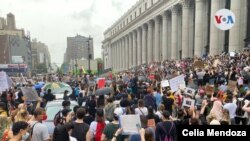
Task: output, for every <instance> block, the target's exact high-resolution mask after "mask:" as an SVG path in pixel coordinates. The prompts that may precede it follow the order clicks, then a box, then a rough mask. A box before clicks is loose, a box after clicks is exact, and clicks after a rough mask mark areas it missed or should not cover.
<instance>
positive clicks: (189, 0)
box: [180, 0, 194, 8]
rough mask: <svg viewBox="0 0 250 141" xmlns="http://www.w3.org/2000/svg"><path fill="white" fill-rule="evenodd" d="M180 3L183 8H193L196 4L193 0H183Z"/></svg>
mask: <svg viewBox="0 0 250 141" xmlns="http://www.w3.org/2000/svg"><path fill="white" fill-rule="evenodd" d="M180 4H181V6H182V7H183V8H192V7H193V5H194V2H193V0H181V2H180Z"/></svg>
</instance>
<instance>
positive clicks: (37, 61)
mask: <svg viewBox="0 0 250 141" xmlns="http://www.w3.org/2000/svg"><path fill="white" fill-rule="evenodd" d="M31 50H32V71H33V72H37V70H38V68H37V67H38V66H39V65H41V64H42V65H44V66H46V68H47V69H51V56H50V52H49V50H48V46H47V45H46V44H44V43H42V42H38V41H37V39H33V40H32V42H31Z"/></svg>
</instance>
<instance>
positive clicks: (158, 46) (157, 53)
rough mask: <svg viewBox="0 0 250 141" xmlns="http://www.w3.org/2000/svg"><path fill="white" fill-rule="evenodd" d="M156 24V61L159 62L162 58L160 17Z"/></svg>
mask: <svg viewBox="0 0 250 141" xmlns="http://www.w3.org/2000/svg"><path fill="white" fill-rule="evenodd" d="M154 22H155V33H154V34H155V38H154V39H155V42H154V47H153V48H154V61H155V62H159V61H160V58H161V53H160V19H159V17H156V18H155V19H154Z"/></svg>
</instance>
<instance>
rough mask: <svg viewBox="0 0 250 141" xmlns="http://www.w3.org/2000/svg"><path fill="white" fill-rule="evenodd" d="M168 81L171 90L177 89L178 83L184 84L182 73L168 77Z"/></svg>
mask: <svg viewBox="0 0 250 141" xmlns="http://www.w3.org/2000/svg"><path fill="white" fill-rule="evenodd" d="M169 83H170V88H171V90H172V91H173V92H176V91H177V90H178V89H179V87H180V85H182V86H183V85H184V86H186V83H185V80H184V75H180V76H177V77H174V78H172V79H170V80H169Z"/></svg>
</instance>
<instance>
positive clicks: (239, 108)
mask: <svg viewBox="0 0 250 141" xmlns="http://www.w3.org/2000/svg"><path fill="white" fill-rule="evenodd" d="M244 104H245V103H244V100H239V99H237V102H236V105H237V108H236V115H237V116H243V115H244V114H245V111H243V110H242V107H243V106H244Z"/></svg>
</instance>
